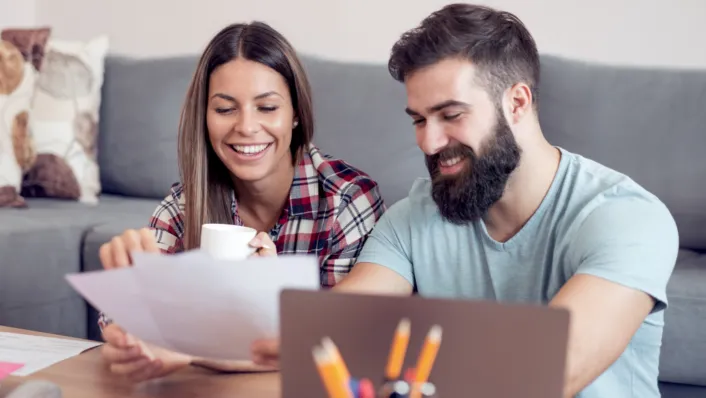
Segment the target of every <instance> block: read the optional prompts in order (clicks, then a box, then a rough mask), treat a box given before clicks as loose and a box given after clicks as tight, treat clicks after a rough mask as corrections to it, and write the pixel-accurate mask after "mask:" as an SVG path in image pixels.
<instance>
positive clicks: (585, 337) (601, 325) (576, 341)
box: [549, 275, 655, 398]
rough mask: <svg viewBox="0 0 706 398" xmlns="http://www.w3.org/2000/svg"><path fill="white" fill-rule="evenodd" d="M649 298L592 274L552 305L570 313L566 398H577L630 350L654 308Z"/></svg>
mask: <svg viewBox="0 0 706 398" xmlns="http://www.w3.org/2000/svg"><path fill="white" fill-rule="evenodd" d="M654 303H655V301H654V299H652V297H650V296H649V295H647V294H645V293H643V292H641V291H638V290H634V289H631V288H628V287H625V286H621V285H618V284H616V283H613V282H609V281H607V280H605V279H601V278H599V277H595V276H592V275H576V276H574V277H572V278H571V279H570V280H569V281H568V282H567V283H566V285H564V287H562V288H561V290H560V291H559V293H558V294H557V295H556V296H555V297H554V299H553V300H552V301H551V302H550V303H549V305H550V306H554V307H562V308H566V309H568V310H569V312H570V314H571V324H570V327H569V351H568V356H567V363H566V378H565V388H564V396H565V397H566V398H569V397H573V396H575V395H576V394H578V393H579V392H580V391H581V390H583V389H584V388H585V387H586V386H588V385H589V384H590V383H591V382H592V381H593V380H595V379H596V378H597V377H598V376H600V375H601V373H603V372H604V371H605V370H606V369H607V368H608V367H609V366H610V365H611V364H612V363H613V362H615V360H617V359H618V357H619V356H620V355H621V354H622V353H623V351H624V350H625V348H626V347H627V345H628V343H629V342H630V339H631V338H632V336H633V335H634V334H635V332H636V331H637V329H638V328H639V327H640V324H641V323H642V321H643V320H644V319H645V317H646V316H647V315H648V314H649V313H650V311H651V310H652V308H653V306H654Z"/></svg>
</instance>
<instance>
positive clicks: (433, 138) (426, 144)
mask: <svg viewBox="0 0 706 398" xmlns="http://www.w3.org/2000/svg"><path fill="white" fill-rule="evenodd" d="M448 144H449V139H448V137H447V136H446V134H445V133H444V131H443V129H442V128H441V127H440V126H438V125H436V124H433V123H427V124H426V125H425V126H423V127H420V128H419V130H418V131H417V145H419V148H420V149H421V150H422V151H423V152H424V153H426V154H427V155H433V154H435V153H438V152H439V151H441V150H442V149H444V148H445V147H446V146H448Z"/></svg>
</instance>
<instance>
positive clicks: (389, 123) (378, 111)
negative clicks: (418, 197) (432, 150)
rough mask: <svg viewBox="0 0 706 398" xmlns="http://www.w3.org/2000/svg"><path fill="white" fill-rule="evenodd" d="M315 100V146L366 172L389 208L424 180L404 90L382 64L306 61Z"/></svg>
mask: <svg viewBox="0 0 706 398" xmlns="http://www.w3.org/2000/svg"><path fill="white" fill-rule="evenodd" d="M303 62H304V67H305V69H306V71H307V74H308V76H309V80H310V83H311V86H312V91H313V94H312V96H313V98H314V111H315V115H316V133H315V136H314V142H315V143H316V145H318V146H319V148H321V149H322V150H323V151H325V152H327V153H329V154H331V155H332V156H335V157H338V158H341V159H343V160H345V161H347V162H348V163H350V164H352V165H353V166H355V167H357V168H359V169H361V170H363V171H364V172H366V173H367V174H369V175H370V176H371V177H372V178H373V179H374V180H376V181H377V182H378V183H379V184H380V192H381V194H382V196H383V199H384V200H385V203H386V204H387V205H388V206H389V205H392V204H393V203H394V202H396V201H398V200H400V199H402V198H404V197H405V196H407V194H408V193H409V189H410V187H411V186H412V182H413V181H414V179H416V178H417V177H423V176H428V172H427V169H426V167H425V166H424V157H423V153H422V151H421V150H420V149H419V147H418V146H417V143H416V140H415V134H414V128H413V126H412V120H411V119H410V118H409V116H407V115H406V114H405V112H404V108H405V106H406V104H407V99H406V96H405V91H404V86H403V85H402V84H401V83H398V82H396V81H394V80H393V79H392V77H391V76H390V74H389V73H388V72H387V69H386V68H385V67H383V66H381V65H367V64H353V63H338V62H333V61H324V60H318V59H315V58H310V57H304V59H303Z"/></svg>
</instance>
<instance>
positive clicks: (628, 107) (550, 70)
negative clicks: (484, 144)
mask: <svg viewBox="0 0 706 398" xmlns="http://www.w3.org/2000/svg"><path fill="white" fill-rule="evenodd" d="M704 103H706V71H704V70H700V71H674V70H647V69H645V70H641V69H635V68H616V67H612V66H601V65H591V64H587V63H583V62H578V61H569V60H564V59H561V58H557V57H554V56H543V57H542V75H541V83H540V86H539V107H540V111H539V114H540V120H541V122H542V127H543V129H544V133H545V135H546V136H547V138H548V139H549V140H550V142H552V143H553V144H555V145H559V146H562V147H564V148H566V149H568V150H570V151H574V152H578V153H580V154H581V155H584V156H586V157H588V158H591V159H593V160H596V161H598V162H600V163H603V164H605V165H607V166H609V167H612V168H614V169H616V170H618V171H620V172H623V173H625V174H627V175H628V176H630V177H631V178H633V179H634V180H635V181H637V182H638V183H639V184H641V185H642V186H644V187H645V188H646V189H648V190H650V191H651V192H652V193H654V194H655V195H657V196H658V197H659V198H660V199H661V200H662V201H663V202H664V203H665V204H666V205H667V206H668V207H669V210H670V211H671V212H672V215H673V216H674V218H675V220H676V222H677V225H678V227H679V234H680V238H681V246H682V247H685V248H693V249H706V228H704V225H706V156H704V149H706V127H704V126H706V112H704Z"/></svg>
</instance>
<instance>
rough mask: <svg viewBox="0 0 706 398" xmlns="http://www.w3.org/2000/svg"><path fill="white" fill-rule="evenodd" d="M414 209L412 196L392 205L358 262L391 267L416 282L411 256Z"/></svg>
mask: <svg viewBox="0 0 706 398" xmlns="http://www.w3.org/2000/svg"><path fill="white" fill-rule="evenodd" d="M410 211H411V208H410V201H409V199H408V198H405V199H402V200H400V201H399V202H397V203H395V204H394V205H392V206H390V208H389V209H388V210H387V211H386V212H385V214H383V215H382V217H381V218H380V221H378V223H377V224H376V225H375V228H374V229H373V231H372V232H371V233H370V236H369V237H368V240H367V241H366V242H365V245H364V246H363V250H362V251H361V253H360V255H359V256H358V261H357V263H373V264H378V265H381V266H383V267H387V268H389V269H391V270H393V271H395V272H397V273H398V274H400V275H402V276H403V277H404V278H405V279H406V280H407V281H408V282H409V283H410V284H412V285H413V286H414V269H413V267H412V261H411V256H410V241H411V235H410V225H409V223H410Z"/></svg>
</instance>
